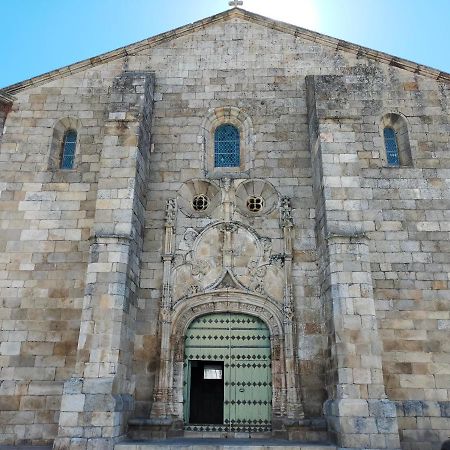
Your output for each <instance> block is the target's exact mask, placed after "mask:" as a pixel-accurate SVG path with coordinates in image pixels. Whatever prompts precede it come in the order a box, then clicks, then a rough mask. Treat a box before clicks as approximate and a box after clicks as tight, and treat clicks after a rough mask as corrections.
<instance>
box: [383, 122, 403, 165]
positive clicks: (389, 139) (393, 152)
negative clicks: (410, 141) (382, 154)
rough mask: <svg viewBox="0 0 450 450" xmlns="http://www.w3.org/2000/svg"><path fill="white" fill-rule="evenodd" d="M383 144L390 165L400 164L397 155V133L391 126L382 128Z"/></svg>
mask: <svg viewBox="0 0 450 450" xmlns="http://www.w3.org/2000/svg"><path fill="white" fill-rule="evenodd" d="M384 146H385V147H386V159H387V163H388V164H389V165H390V166H398V165H400V160H399V155H398V142H397V133H396V132H395V130H394V129H393V128H391V127H386V128H385V129H384Z"/></svg>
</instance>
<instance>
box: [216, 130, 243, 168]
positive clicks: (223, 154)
mask: <svg viewBox="0 0 450 450" xmlns="http://www.w3.org/2000/svg"><path fill="white" fill-rule="evenodd" d="M240 153H241V150H240V141H239V130H238V129H237V128H236V127H235V126H233V125H230V124H226V125H221V126H220V127H218V128H217V129H216V132H215V135H214V165H215V167H239V165H240V163H241V161H240V156H241V155H240Z"/></svg>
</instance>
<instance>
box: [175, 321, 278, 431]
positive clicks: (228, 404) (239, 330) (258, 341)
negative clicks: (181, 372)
mask: <svg viewBox="0 0 450 450" xmlns="http://www.w3.org/2000/svg"><path fill="white" fill-rule="evenodd" d="M191 361H208V362H211V363H213V362H214V361H216V362H219V361H223V363H224V373H223V377H224V402H223V411H224V414H223V415H224V423H223V426H217V425H208V424H205V425H204V426H201V425H195V426H194V425H189V404H190V401H191V399H190V365H191V364H192V363H191ZM271 373H272V371H271V362H270V334H269V330H268V328H267V326H266V325H265V323H264V322H263V321H262V320H260V319H258V318H256V317H253V316H249V315H246V314H234V313H222V314H208V315H205V316H201V317H199V318H197V319H196V320H195V321H194V322H193V323H192V324H191V326H190V327H189V329H188V331H187V333H186V343H185V389H184V400H185V408H184V414H185V416H184V417H185V423H186V429H195V430H199V429H201V430H202V431H206V430H211V431H212V430H214V431H220V430H227V431H252V432H254V431H267V430H270V427H271V412H272V382H271V380H272V376H271Z"/></svg>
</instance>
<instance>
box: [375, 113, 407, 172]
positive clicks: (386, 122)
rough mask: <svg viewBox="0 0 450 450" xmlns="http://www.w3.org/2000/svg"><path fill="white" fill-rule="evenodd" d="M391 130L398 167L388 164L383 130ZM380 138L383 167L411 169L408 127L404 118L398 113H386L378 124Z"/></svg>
mask: <svg viewBox="0 0 450 450" xmlns="http://www.w3.org/2000/svg"><path fill="white" fill-rule="evenodd" d="M386 128H392V129H393V130H394V131H395V134H396V138H397V148H398V160H399V164H398V165H392V164H389V163H388V160H387V153H386V144H385V138H384V130H385V129H386ZM380 136H381V138H382V143H383V152H382V154H381V155H382V157H381V159H382V161H383V165H384V166H385V167H388V168H394V169H395V168H399V167H413V158H412V152H411V142H410V139H409V126H408V121H407V119H406V117H405V116H404V115H403V114H400V113H399V112H388V113H386V114H384V115H383V117H382V118H381V123H380Z"/></svg>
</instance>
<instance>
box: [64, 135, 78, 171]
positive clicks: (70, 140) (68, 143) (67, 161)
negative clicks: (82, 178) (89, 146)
mask: <svg viewBox="0 0 450 450" xmlns="http://www.w3.org/2000/svg"><path fill="white" fill-rule="evenodd" d="M76 146H77V132H76V131H74V130H70V131H68V132H67V133H66V134H65V136H64V143H63V149H62V155H61V169H73V163H74V160H75V149H76Z"/></svg>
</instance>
